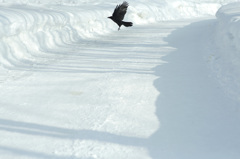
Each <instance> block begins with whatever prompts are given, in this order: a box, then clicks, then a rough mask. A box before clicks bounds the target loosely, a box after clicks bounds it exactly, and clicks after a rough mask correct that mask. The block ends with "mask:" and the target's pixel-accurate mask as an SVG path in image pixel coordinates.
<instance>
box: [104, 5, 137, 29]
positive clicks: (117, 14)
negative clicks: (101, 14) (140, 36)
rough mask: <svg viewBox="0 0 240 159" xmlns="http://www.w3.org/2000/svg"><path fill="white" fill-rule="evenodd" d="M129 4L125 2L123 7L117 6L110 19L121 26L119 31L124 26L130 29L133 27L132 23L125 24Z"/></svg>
mask: <svg viewBox="0 0 240 159" xmlns="http://www.w3.org/2000/svg"><path fill="white" fill-rule="evenodd" d="M127 7H128V3H127V2H126V1H124V2H123V3H122V4H121V5H120V4H119V5H117V6H116V8H115V10H114V12H113V14H112V16H110V17H108V18H110V19H112V20H113V21H114V22H115V23H117V25H118V26H119V28H118V30H120V27H121V26H122V25H124V26H125V27H130V26H132V25H133V23H132V22H124V21H123V18H124V16H125V14H126V12H127Z"/></svg>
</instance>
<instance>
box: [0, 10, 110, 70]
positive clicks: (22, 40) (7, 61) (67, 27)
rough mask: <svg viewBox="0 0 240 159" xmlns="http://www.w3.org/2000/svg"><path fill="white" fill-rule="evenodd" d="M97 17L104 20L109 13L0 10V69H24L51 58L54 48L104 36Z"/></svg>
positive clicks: (103, 26) (103, 30) (101, 24)
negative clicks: (97, 35) (95, 36)
mask: <svg viewBox="0 0 240 159" xmlns="http://www.w3.org/2000/svg"><path fill="white" fill-rule="evenodd" d="M96 14H97V15H98V16H99V17H102V16H104V17H105V18H106V17H107V15H108V14H109V13H107V12H104V11H102V12H100V11H99V12H97V11H87V12H83V11H82V10H80V9H79V8H77V7H71V9H70V8H68V7H66V6H65V7H64V6H52V7H49V8H46V7H43V6H42V7H33V6H31V7H29V6H22V5H21V6H8V7H4V6H2V7H0V37H1V38H0V63H1V66H2V67H3V68H7V69H9V68H18V69H21V68H25V69H27V68H30V67H29V66H31V65H34V64H36V63H42V62H46V61H49V59H53V58H51V57H53V54H54V53H55V55H56V53H57V51H54V50H55V49H61V47H63V46H67V45H68V44H72V43H76V42H79V41H81V40H83V39H85V38H89V37H93V36H94V35H96V34H104V33H105V32H107V31H106V30H107V29H106V26H107V25H106V24H105V22H104V21H101V23H100V22H98V21H97V19H96V17H97V16H96ZM106 19H107V18H106ZM106 22H107V20H106ZM96 26H97V27H96Z"/></svg>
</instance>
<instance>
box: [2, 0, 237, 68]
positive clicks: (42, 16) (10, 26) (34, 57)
mask: <svg viewBox="0 0 240 159" xmlns="http://www.w3.org/2000/svg"><path fill="white" fill-rule="evenodd" d="M228 1H230V0H228ZM228 1H220V0H219V1H199V2H194V1H187V0H185V1H177V0H172V1H161V2H159V1H157V0H152V1H147V0H141V1H135V0H133V1H130V2H129V3H130V6H129V9H128V13H127V14H126V16H125V19H126V20H127V21H132V22H133V24H134V25H141V24H149V23H154V22H157V21H163V20H176V19H185V18H192V17H202V16H209V15H214V14H215V13H216V11H217V9H218V8H219V7H220V6H221V5H222V4H224V3H226V2H228ZM232 1H233V0H232ZM118 3H119V1H114V2H112V1H110V0H107V1H103V0H100V1H97V2H96V1H93V0H85V1H81V0H61V1H59V0H55V1H51V2H49V1H47V0H17V1H15V0H14V1H12V0H9V1H4V0H2V1H1V2H0V9H1V10H0V35H1V39H0V63H1V65H2V67H4V68H10V67H15V66H22V67H28V66H29V65H34V64H35V63H38V62H42V61H47V60H48V59H49V56H51V52H54V49H56V48H59V46H64V45H66V44H69V43H76V42H79V41H81V40H84V39H88V38H93V37H96V36H98V35H103V34H107V33H109V32H112V31H116V28H117V27H116V25H115V24H114V23H112V21H110V20H109V19H107V17H108V16H109V15H111V14H112V11H113V9H114V7H115V6H116V4H118ZM124 29H125V28H124Z"/></svg>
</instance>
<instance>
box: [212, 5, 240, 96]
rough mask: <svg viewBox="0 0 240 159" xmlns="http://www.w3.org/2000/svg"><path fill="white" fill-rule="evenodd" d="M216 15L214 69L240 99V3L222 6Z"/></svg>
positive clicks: (225, 86)
mask: <svg viewBox="0 0 240 159" xmlns="http://www.w3.org/2000/svg"><path fill="white" fill-rule="evenodd" d="M216 17H217V24H216V29H215V33H214V43H215V44H216V46H217V49H216V50H214V51H213V58H212V60H213V61H212V64H213V70H214V71H215V72H216V73H217V78H218V79H219V81H220V83H221V85H222V86H223V87H224V88H225V91H226V92H227V94H230V96H232V97H233V98H234V99H237V100H240V83H239V81H240V69H239V68H240V30H239V28H240V3H231V4H228V5H225V6H223V7H221V8H220V9H219V10H218V12H217V13H216Z"/></svg>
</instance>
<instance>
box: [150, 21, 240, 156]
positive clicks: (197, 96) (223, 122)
mask: <svg viewBox="0 0 240 159" xmlns="http://www.w3.org/2000/svg"><path fill="white" fill-rule="evenodd" d="M215 23H216V20H214V19H209V20H202V21H198V22H193V23H191V24H190V25H187V26H185V27H183V28H180V29H177V30H175V31H173V32H172V33H171V34H170V35H169V36H168V37H167V38H165V41H166V42H168V44H169V45H170V46H172V47H174V48H176V50H175V51H173V52H172V53H170V54H169V55H168V56H165V57H164V60H165V61H167V62H168V63H167V64H165V65H160V66H157V67H156V68H154V70H155V74H156V75H157V76H159V78H158V79H157V80H155V81H154V85H155V87H156V88H157V89H158V90H159V92H160V95H159V96H158V98H157V101H156V115H157V117H158V119H159V121H160V128H159V129H158V130H157V131H156V132H155V133H154V134H153V135H152V136H151V137H150V138H149V140H150V142H151V144H149V145H148V146H149V147H148V150H149V153H150V155H151V158H152V159H159V158H162V159H166V158H171V159H179V158H184V159H193V158H194V159H203V158H218V159H220V158H221V159H225V158H231V159H237V158H239V156H240V153H239V151H238V150H239V149H240V139H239V137H238V135H239V134H240V126H239V122H240V117H239V112H236V107H237V104H236V103H235V102H232V101H231V100H229V99H226V97H225V95H224V93H223V92H222V91H221V90H220V88H219V86H218V84H217V82H216V81H215V79H214V78H212V77H210V76H209V75H210V74H211V72H210V70H209V68H208V66H207V62H206V61H207V60H206V59H205V58H206V57H207V54H208V53H207V52H206V51H207V50H209V47H210V45H211V35H212V32H213V29H214V25H215Z"/></svg>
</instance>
